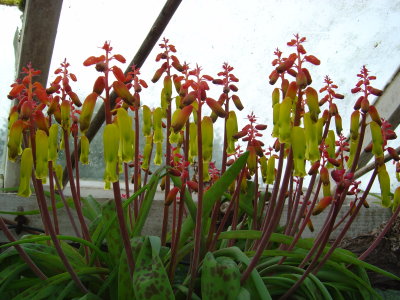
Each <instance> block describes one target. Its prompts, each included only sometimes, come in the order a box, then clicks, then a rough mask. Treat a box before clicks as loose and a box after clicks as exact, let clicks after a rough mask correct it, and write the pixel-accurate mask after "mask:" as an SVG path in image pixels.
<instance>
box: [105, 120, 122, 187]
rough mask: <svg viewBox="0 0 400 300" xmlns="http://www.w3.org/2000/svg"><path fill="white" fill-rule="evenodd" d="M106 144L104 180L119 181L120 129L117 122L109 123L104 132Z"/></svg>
mask: <svg viewBox="0 0 400 300" xmlns="http://www.w3.org/2000/svg"><path fill="white" fill-rule="evenodd" d="M103 144H104V160H105V170H104V180H105V182H116V181H118V174H117V163H118V149H119V130H118V127H117V125H115V124H107V125H106V126H105V128H104V133H103Z"/></svg>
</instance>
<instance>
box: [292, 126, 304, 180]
mask: <svg viewBox="0 0 400 300" xmlns="http://www.w3.org/2000/svg"><path fill="white" fill-rule="evenodd" d="M291 140H292V151H293V162H294V176H300V177H304V176H305V175H306V169H305V154H306V136H305V133H304V129H303V128H301V127H298V126H294V127H293V128H292V136H291Z"/></svg>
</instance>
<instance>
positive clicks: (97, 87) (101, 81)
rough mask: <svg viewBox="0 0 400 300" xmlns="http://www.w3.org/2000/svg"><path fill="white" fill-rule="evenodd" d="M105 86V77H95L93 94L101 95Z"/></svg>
mask: <svg viewBox="0 0 400 300" xmlns="http://www.w3.org/2000/svg"><path fill="white" fill-rule="evenodd" d="M105 86H106V79H105V77H104V76H99V77H97V79H96V81H95V82H94V85H93V92H95V93H96V94H97V95H101V93H103V91H104V88H105Z"/></svg>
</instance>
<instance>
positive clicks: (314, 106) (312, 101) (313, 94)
mask: <svg viewBox="0 0 400 300" xmlns="http://www.w3.org/2000/svg"><path fill="white" fill-rule="evenodd" d="M305 92H306V97H307V106H308V109H309V111H310V117H311V120H313V121H314V122H317V120H318V115H319V113H320V112H321V110H320V109H319V103H318V93H317V91H316V90H314V89H313V88H312V87H308V88H307V89H306V90H305Z"/></svg>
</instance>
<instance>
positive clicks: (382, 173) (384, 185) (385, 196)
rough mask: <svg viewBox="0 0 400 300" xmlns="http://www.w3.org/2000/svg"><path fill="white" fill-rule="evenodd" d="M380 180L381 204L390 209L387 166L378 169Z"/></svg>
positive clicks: (383, 165)
mask: <svg viewBox="0 0 400 300" xmlns="http://www.w3.org/2000/svg"><path fill="white" fill-rule="evenodd" d="M377 126H379V125H377ZM378 180H379V186H380V188H381V204H382V206H383V207H390V177H389V174H388V172H387V170H386V165H385V164H382V165H380V166H379V167H378Z"/></svg>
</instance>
